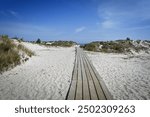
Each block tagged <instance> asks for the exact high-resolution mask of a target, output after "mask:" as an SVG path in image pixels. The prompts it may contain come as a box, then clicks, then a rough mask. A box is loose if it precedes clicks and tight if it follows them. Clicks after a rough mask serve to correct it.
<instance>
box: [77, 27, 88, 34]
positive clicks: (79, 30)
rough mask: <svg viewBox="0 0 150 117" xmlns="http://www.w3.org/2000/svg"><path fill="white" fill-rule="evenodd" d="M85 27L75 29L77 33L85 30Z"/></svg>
mask: <svg viewBox="0 0 150 117" xmlns="http://www.w3.org/2000/svg"><path fill="white" fill-rule="evenodd" d="M85 29H86V27H85V26H82V27H79V28H77V29H76V30H75V32H76V33H79V32H82V31H84V30H85Z"/></svg>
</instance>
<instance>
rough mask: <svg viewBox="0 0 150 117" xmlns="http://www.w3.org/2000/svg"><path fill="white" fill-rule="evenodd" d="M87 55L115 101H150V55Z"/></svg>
mask: <svg viewBox="0 0 150 117" xmlns="http://www.w3.org/2000/svg"><path fill="white" fill-rule="evenodd" d="M87 53H88V56H89V58H90V60H91V61H92V63H93V64H94V66H95V68H96V69H97V70H98V72H99V74H100V76H101V77H102V78H103V80H104V82H105V83H106V86H107V87H108V89H109V91H110V93H111V94H112V95H113V98H114V99H150V54H146V53H141V54H136V55H125V54H106V53H98V52H97V53H96V52H87Z"/></svg>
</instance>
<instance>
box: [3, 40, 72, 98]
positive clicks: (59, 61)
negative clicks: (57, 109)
mask: <svg viewBox="0 0 150 117" xmlns="http://www.w3.org/2000/svg"><path fill="white" fill-rule="evenodd" d="M23 45H25V46H26V47H27V48H29V49H31V50H32V51H34V52H35V54H36V55H35V56H33V57H32V58H30V59H29V60H28V61H27V62H25V63H23V64H21V65H18V66H16V67H15V68H13V69H11V70H9V71H6V72H4V73H3V74H0V99H42V100H43V99H49V100H51V99H65V96H66V93H67V91H68V88H69V85H70V82H71V77H72V71H73V66H74V59H75V48H74V47H70V48H63V47H49V48H47V47H44V46H39V45H36V44H31V43H25V42H24V43H23Z"/></svg>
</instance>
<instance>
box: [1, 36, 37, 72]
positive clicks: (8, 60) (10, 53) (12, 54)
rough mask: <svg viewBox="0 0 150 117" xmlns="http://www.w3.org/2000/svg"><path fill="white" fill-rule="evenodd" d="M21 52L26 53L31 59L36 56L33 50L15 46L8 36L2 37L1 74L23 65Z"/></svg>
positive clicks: (19, 45)
mask: <svg viewBox="0 0 150 117" xmlns="http://www.w3.org/2000/svg"><path fill="white" fill-rule="evenodd" d="M19 51H23V52H25V53H26V54H27V55H28V56H29V57H31V56H32V55H34V53H33V52H32V51H31V50H29V49H27V48H25V47H24V46H23V45H21V44H18V45H17V44H15V43H14V42H13V41H12V40H10V39H9V38H8V37H7V36H2V37H0V73H2V72H3V71H5V70H8V69H9V68H12V67H14V66H16V65H18V64H20V63H21V62H20V61H21V57H20V54H19Z"/></svg>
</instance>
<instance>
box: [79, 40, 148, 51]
mask: <svg viewBox="0 0 150 117" xmlns="http://www.w3.org/2000/svg"><path fill="white" fill-rule="evenodd" d="M81 47H82V48H84V49H85V50H88V51H95V52H105V53H132V51H135V52H139V51H145V52H148V51H149V50H150V41H148V40H147V41H141V40H136V41H134V40H116V41H96V42H91V43H88V44H85V45H84V46H81Z"/></svg>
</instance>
